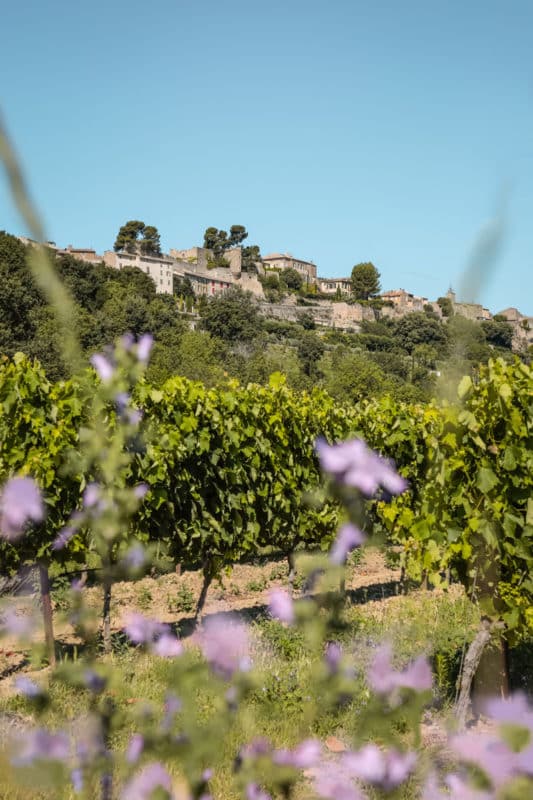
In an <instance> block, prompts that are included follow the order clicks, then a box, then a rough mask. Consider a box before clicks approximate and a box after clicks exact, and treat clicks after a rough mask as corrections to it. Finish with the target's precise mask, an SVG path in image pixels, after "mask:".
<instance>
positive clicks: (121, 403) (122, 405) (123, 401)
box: [115, 392, 131, 414]
mask: <svg viewBox="0 0 533 800" xmlns="http://www.w3.org/2000/svg"><path fill="white" fill-rule="evenodd" d="M130 400H131V395H130V394H129V392H117V394H116V395H115V403H116V404H117V408H118V410H119V412H120V413H121V414H122V413H123V412H124V411H125V409H126V408H127V406H128V404H129V402H130Z"/></svg>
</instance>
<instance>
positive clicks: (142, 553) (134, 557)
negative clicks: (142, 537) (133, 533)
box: [122, 542, 147, 570]
mask: <svg viewBox="0 0 533 800" xmlns="http://www.w3.org/2000/svg"><path fill="white" fill-rule="evenodd" d="M146 562H147V557H146V550H145V549H144V547H143V546H142V544H139V543H138V542H137V544H134V545H132V546H131V547H130V548H129V550H127V551H126V552H125V553H124V556H123V558H122V564H123V565H124V566H125V567H126V568H127V569H132V570H139V569H141V568H142V567H144V565H145V564H146Z"/></svg>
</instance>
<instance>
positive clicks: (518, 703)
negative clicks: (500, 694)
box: [485, 692, 533, 734]
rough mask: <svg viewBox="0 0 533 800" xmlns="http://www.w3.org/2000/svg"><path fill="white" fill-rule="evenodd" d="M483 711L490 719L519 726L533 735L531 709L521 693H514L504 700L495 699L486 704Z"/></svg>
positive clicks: (532, 711)
mask: <svg viewBox="0 0 533 800" xmlns="http://www.w3.org/2000/svg"><path fill="white" fill-rule="evenodd" d="M485 710H486V712H487V714H488V716H489V717H492V719H494V720H497V721H498V722H504V723H508V724H509V725H520V726H521V727H522V728H527V729H528V730H529V731H530V732H531V734H533V708H532V707H531V706H530V705H529V703H528V701H527V698H526V696H525V694H523V693H522V692H516V694H514V695H512V696H511V697H508V698H506V699H505V700H503V699H501V698H496V697H495V698H493V699H491V700H489V701H488V702H487V704H486V707H485Z"/></svg>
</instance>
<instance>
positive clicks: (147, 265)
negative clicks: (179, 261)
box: [104, 250, 176, 294]
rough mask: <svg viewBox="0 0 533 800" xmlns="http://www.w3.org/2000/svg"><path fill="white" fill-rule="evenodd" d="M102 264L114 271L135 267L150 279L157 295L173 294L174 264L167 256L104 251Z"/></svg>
mask: <svg viewBox="0 0 533 800" xmlns="http://www.w3.org/2000/svg"><path fill="white" fill-rule="evenodd" d="M104 262H105V263H106V264H107V265H108V266H109V267H114V268H115V269H124V267H137V268H138V269H140V270H142V271H143V272H145V273H146V274H147V275H149V276H150V277H151V279H152V280H153V282H154V283H155V290H156V292H157V293H158V294H172V293H173V275H174V267H175V263H176V262H175V260H174V259H173V258H170V257H169V256H164V255H162V256H146V255H143V254H142V253H115V251H114V250H106V251H105V253H104Z"/></svg>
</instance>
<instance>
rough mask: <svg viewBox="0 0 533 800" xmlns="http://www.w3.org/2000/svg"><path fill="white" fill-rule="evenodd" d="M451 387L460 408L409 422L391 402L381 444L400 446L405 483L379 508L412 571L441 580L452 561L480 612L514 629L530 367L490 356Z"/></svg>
mask: <svg viewBox="0 0 533 800" xmlns="http://www.w3.org/2000/svg"><path fill="white" fill-rule="evenodd" d="M458 391H459V397H460V400H461V405H460V406H459V407H457V406H446V405H445V406H444V407H443V408H438V407H437V406H434V405H432V406H428V407H427V408H425V409H424V410H420V411H419V412H418V414H417V417H418V418H416V417H411V419H410V420H409V419H406V416H405V412H404V413H402V412H401V410H400V409H396V411H395V414H394V420H395V421H394V424H393V426H392V430H394V428H396V429H398V428H399V431H398V433H399V435H398V434H396V436H395V435H394V433H392V432H391V433H390V434H389V435H385V432H384V431H383V432H382V436H383V442H384V443H388V444H389V446H390V445H392V447H390V449H389V452H390V453H391V455H395V454H396V453H395V451H397V448H398V447H399V446H401V448H402V451H403V452H402V451H400V452H399V454H400V459H398V460H399V462H400V463H402V460H403V463H404V464H405V466H406V468H407V469H406V474H407V475H408V477H410V478H411V479H412V490H411V491H410V492H409V493H408V494H407V495H405V496H403V497H401V498H398V499H397V500H396V501H395V502H394V503H392V504H391V505H390V506H387V507H383V508H382V509H381V515H382V518H383V519H384V521H385V524H386V525H387V527H388V529H389V531H390V532H391V535H392V539H393V541H396V542H398V543H400V544H402V546H403V548H404V558H405V562H406V564H407V566H408V567H409V568H410V569H411V570H412V572H413V573H414V574H418V576H420V574H421V571H422V570H424V571H425V572H426V573H427V574H428V575H429V576H430V577H431V579H432V580H433V582H437V583H438V582H440V580H441V576H442V573H443V571H444V570H445V569H447V568H450V569H451V570H452V571H453V572H454V573H455V574H456V575H457V577H458V578H459V579H460V580H461V581H462V582H463V584H464V585H465V587H466V589H467V591H468V592H469V593H472V592H474V594H475V596H476V597H477V598H478V599H479V602H480V604H481V606H482V609H483V611H484V613H485V614H486V615H487V616H489V617H491V618H495V619H502V620H503V621H504V622H505V625H506V626H507V628H508V629H509V630H511V631H513V630H519V629H520V628H523V627H524V626H530V625H531V623H532V622H533V619H532V615H531V611H530V608H531V603H532V600H533V582H532V581H531V580H530V574H531V570H532V568H533V548H532V541H533V508H532V501H531V490H532V487H533V477H532V475H533V472H532V467H533V455H532V454H533V425H532V419H533V407H532V402H531V398H532V396H533V375H532V371H531V368H530V367H528V366H526V365H524V364H522V363H520V362H518V361H515V363H513V364H507V363H505V362H504V361H503V360H501V359H498V360H494V361H490V362H489V364H488V365H487V366H485V367H482V368H481V370H480V376H479V380H478V382H477V383H473V382H472V380H471V379H470V378H469V377H465V378H463V380H462V381H461V383H460V385H459V390H458ZM398 412H400V413H399V414H398ZM374 424H375V423H374ZM411 426H414V427H411ZM370 441H372V437H370Z"/></svg>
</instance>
